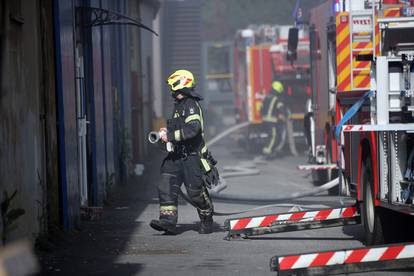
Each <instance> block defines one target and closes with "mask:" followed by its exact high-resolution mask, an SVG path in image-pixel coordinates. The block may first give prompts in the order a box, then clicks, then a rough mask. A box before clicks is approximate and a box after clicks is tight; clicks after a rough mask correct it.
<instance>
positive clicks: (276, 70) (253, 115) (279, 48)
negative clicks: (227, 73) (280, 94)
mask: <svg viewBox="0 0 414 276" xmlns="http://www.w3.org/2000/svg"><path fill="white" fill-rule="evenodd" d="M290 27H291V26H269V25H260V26H250V27H249V28H246V29H243V30H240V31H238V32H237V35H236V39H235V50H234V70H233V72H234V90H235V93H236V109H237V116H238V118H237V119H238V122H246V121H248V122H250V126H249V129H248V135H246V137H248V145H250V146H252V145H254V146H253V147H257V146H259V148H261V146H262V142H263V139H262V138H266V134H265V133H266V132H265V131H263V130H262V129H261V122H262V118H261V115H260V110H261V107H262V102H263V99H264V98H265V96H266V94H267V93H269V92H270V90H271V85H272V82H273V81H274V80H279V81H281V82H282V83H283V85H284V87H285V93H287V95H288V97H286V98H287V103H286V104H287V106H288V108H289V109H290V118H291V119H292V120H293V122H294V127H293V129H294V136H299V137H303V118H304V113H303V105H304V103H305V101H306V98H307V97H308V94H309V95H310V87H309V39H308V35H307V32H305V31H301V32H300V33H299V37H300V39H299V43H298V61H297V62H296V63H295V64H294V65H292V64H291V63H290V62H289V61H287V59H286V54H287V39H288V33H289V28H290Z"/></svg>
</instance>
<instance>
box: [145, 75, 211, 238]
mask: <svg viewBox="0 0 414 276" xmlns="http://www.w3.org/2000/svg"><path fill="white" fill-rule="evenodd" d="M167 83H168V85H169V86H170V88H171V91H172V96H173V98H174V99H175V104H174V112H173V114H172V117H171V119H169V120H168V121H167V127H166V129H165V128H164V130H166V135H164V136H162V137H161V139H162V140H163V141H164V142H171V143H173V145H174V151H173V152H170V153H168V156H167V157H166V158H165V159H164V161H163V163H162V165H161V175H162V180H161V182H160V183H159V185H158V193H159V201H160V216H159V220H153V221H151V223H150V226H151V227H152V228H154V229H155V230H158V231H163V232H166V233H167V234H174V233H175V228H176V224H177V217H178V216H177V214H178V213H177V206H178V189H180V187H181V184H182V183H184V185H185V187H186V190H187V194H188V196H189V197H190V198H191V200H192V201H193V203H194V204H195V205H196V206H197V211H198V215H199V217H200V220H201V223H200V229H199V233H200V234H208V233H211V232H212V228H213V204H212V202H211V199H210V196H209V194H208V191H207V189H206V186H205V185H204V181H203V174H204V173H206V172H208V171H210V170H211V167H210V164H209V162H208V161H207V155H208V154H209V153H208V150H207V147H206V145H205V142H204V122H203V111H202V109H201V106H200V104H199V101H200V100H202V98H201V96H200V95H198V94H196V93H195V92H194V86H195V80H194V76H193V74H192V73H191V72H190V71H187V70H178V71H176V72H174V73H173V74H172V75H171V76H170V77H169V78H168V80H167Z"/></svg>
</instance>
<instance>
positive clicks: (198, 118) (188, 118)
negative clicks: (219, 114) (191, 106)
mask: <svg viewBox="0 0 414 276" xmlns="http://www.w3.org/2000/svg"><path fill="white" fill-rule="evenodd" d="M194 120H199V121H200V122H201V117H200V115H198V114H194V115H190V116H188V117H187V118H185V121H184V123H188V122H191V121H194ZM201 125H203V123H201Z"/></svg>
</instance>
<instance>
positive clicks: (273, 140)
mask: <svg viewBox="0 0 414 276" xmlns="http://www.w3.org/2000/svg"><path fill="white" fill-rule="evenodd" d="M264 124H265V127H266V130H267V134H268V140H267V142H266V143H265V146H264V147H263V150H262V152H263V154H264V155H269V156H270V155H272V154H274V153H275V150H276V149H277V148H279V146H280V143H281V140H282V131H283V123H280V122H278V123H272V122H264Z"/></svg>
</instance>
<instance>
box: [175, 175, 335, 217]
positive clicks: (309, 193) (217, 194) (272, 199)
mask: <svg viewBox="0 0 414 276" xmlns="http://www.w3.org/2000/svg"><path fill="white" fill-rule="evenodd" d="M338 183H339V178H335V179H333V180H331V181H329V182H328V183H326V184H324V185H322V186H320V187H318V188H316V189H313V190H312V191H306V192H301V193H293V194H291V195H289V196H283V197H263V196H260V197H251V196H250V197H244V196H240V195H229V194H227V195H225V194H220V192H214V191H213V190H210V192H209V193H210V196H211V197H212V198H216V199H226V200H237V201H249V202H252V201H255V202H283V201H286V200H290V199H296V198H300V197H305V196H312V195H316V194H319V193H322V192H324V191H327V190H329V189H331V188H332V187H335V186H336V185H338ZM179 194H180V196H181V197H182V198H183V199H184V200H185V201H187V202H188V203H190V204H191V205H193V206H194V207H196V208H197V206H196V205H195V204H194V203H193V202H192V200H191V199H190V198H189V197H188V196H187V194H185V193H184V192H183V191H182V190H181V189H179ZM280 205H281V204H270V205H263V206H258V207H255V208H251V209H247V210H243V211H238V212H229V213H223V212H214V213H213V214H214V215H215V216H230V215H238V214H242V213H247V212H251V211H256V210H260V209H265V208H270V207H280ZM292 206H295V205H292Z"/></svg>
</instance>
